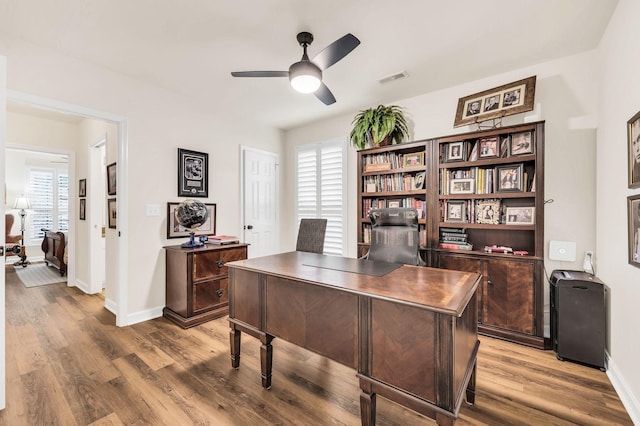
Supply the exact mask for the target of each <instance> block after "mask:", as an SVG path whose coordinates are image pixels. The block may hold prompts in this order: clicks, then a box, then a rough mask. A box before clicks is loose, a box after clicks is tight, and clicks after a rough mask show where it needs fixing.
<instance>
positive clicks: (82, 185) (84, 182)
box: [78, 179, 87, 197]
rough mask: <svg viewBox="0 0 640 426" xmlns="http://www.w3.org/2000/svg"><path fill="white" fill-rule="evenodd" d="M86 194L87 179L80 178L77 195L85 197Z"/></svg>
mask: <svg viewBox="0 0 640 426" xmlns="http://www.w3.org/2000/svg"><path fill="white" fill-rule="evenodd" d="M86 196H87V180H86V179H80V180H79V181H78V197H86Z"/></svg>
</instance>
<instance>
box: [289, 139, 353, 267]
mask: <svg viewBox="0 0 640 426" xmlns="http://www.w3.org/2000/svg"><path fill="white" fill-rule="evenodd" d="M345 151H346V150H345V142H344V140H334V141H328V142H324V143H317V144H311V145H303V146H300V147H298V148H297V149H296V222H297V223H298V224H299V223H300V219H302V218H320V219H327V233H326V236H325V244H324V253H325V254H334V255H339V256H343V255H344V254H345V253H346V247H345V245H346V244H345V243H346V237H345V234H346V203H345V194H346V188H345V182H346V170H345V167H344V166H345Z"/></svg>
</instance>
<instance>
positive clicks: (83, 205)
mask: <svg viewBox="0 0 640 426" xmlns="http://www.w3.org/2000/svg"><path fill="white" fill-rule="evenodd" d="M78 215H79V217H80V220H87V199H86V198H80V208H79V212H78Z"/></svg>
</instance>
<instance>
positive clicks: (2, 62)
mask: <svg viewBox="0 0 640 426" xmlns="http://www.w3.org/2000/svg"><path fill="white" fill-rule="evenodd" d="M6 81H7V58H6V57H4V56H0V164H2V168H3V170H4V148H5V145H6V140H5V139H6V137H7V88H6ZM0 188H2V198H3V200H4V197H5V196H6V190H5V187H4V173H0ZM4 204H5V203H4V202H2V203H0V214H1V215H2V218H1V219H0V228H1V229H4ZM4 243H5V235H4V232H0V247H2V251H3V253H2V254H3V256H2V259H3V262H2V264H3V265H4ZM4 300H5V288H4V271H2V273H1V274H0V410H4V408H5V407H6V405H7V399H6V393H5V389H6V387H5V381H6V377H7V376H6V371H5V365H6V363H5V355H6V353H7V346H6V343H5V342H6V339H5V327H4V325H5V315H6V312H5V309H4Z"/></svg>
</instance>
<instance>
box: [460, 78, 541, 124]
mask: <svg viewBox="0 0 640 426" xmlns="http://www.w3.org/2000/svg"><path fill="white" fill-rule="evenodd" d="M535 91H536V76H535V75H534V76H532V77H528V78H524V79H522V80H518V81H514V82H513V83H509V84H505V85H503V86H498V87H494V88H493V89H489V90H484V91H482V92H479V93H474V94H473V95H469V96H465V97H464V98H460V99H459V100H458V108H457V109H456V116H455V119H454V121H453V127H460V126H463V125H465V124H469V123H480V122H482V121H485V120H491V119H495V118H502V117H506V116H508V115H513V114H519V113H521V112H526V111H532V110H533V101H534V98H535Z"/></svg>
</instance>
